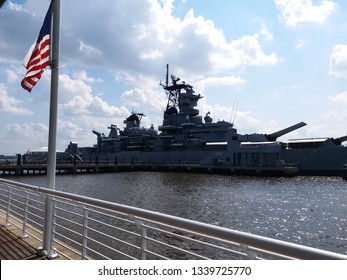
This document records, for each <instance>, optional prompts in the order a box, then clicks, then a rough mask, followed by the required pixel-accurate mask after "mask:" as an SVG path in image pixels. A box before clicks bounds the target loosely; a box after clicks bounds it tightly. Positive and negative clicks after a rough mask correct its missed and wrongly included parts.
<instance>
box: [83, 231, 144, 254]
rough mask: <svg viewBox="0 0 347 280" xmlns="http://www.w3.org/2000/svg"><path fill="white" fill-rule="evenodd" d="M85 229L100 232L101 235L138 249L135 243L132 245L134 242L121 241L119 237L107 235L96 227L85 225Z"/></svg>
mask: <svg viewBox="0 0 347 280" xmlns="http://www.w3.org/2000/svg"><path fill="white" fill-rule="evenodd" d="M87 229H88V230H90V231H91V232H94V233H98V234H100V235H101V236H104V237H107V238H110V239H112V240H114V241H117V242H119V243H121V244H124V245H127V246H130V247H133V248H135V249H138V250H139V249H140V248H139V247H138V246H136V245H134V244H132V243H129V242H126V241H123V240H121V239H119V238H117V237H114V236H111V235H108V234H106V233H103V232H101V231H98V230H96V229H93V228H91V227H87Z"/></svg>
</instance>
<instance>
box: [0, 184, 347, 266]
mask: <svg viewBox="0 0 347 280" xmlns="http://www.w3.org/2000/svg"><path fill="white" fill-rule="evenodd" d="M47 198H49V199H50V201H53V214H52V215H53V218H52V219H51V220H52V226H51V227H48V228H51V232H49V233H47V232H45V231H47V230H46V229H45V228H44V226H43V225H44V224H45V213H44V212H45V210H44V209H45V203H46V201H47ZM0 218H1V219H2V220H4V221H5V224H4V225H5V226H8V225H10V224H12V227H16V228H17V229H19V230H20V231H21V237H23V238H24V237H26V236H29V237H31V238H34V239H36V240H37V241H38V243H39V244H43V242H44V239H45V238H47V236H50V238H51V243H52V251H51V254H48V255H47V257H48V258H53V257H57V256H62V257H64V258H67V259H69V258H71V255H69V254H67V253H66V251H65V250H64V248H65V249H67V250H70V251H73V253H74V256H75V257H74V259H76V256H77V259H324V260H325V259H347V255H343V254H339V253H334V252H330V251H325V250H321V249H317V248H312V247H308V246H303V245H299V244H294V243H290V242H285V241H281V240H277V239H272V238H268V237H263V236H259V235H254V234H250V233H245V232H241V231H237V230H232V229H228V228H224V227H220V226H216V225H211V224H206V223H202V222H198V221H194V220H189V219H184V218H180V217H176V216H172V215H167V214H163V213H158V212H154V211H149V210H145V209H140V208H136V207H131V206H126V205H122V204H118V203H113V202H109V201H105V200H99V199H95V198H91V197H86V196H81V195H78V194H73V193H67V192H62V191H58V190H50V189H47V188H42V187H38V186H34V185H29V184H24V183H19V182H15V181H11V180H7V179H0ZM45 236H46V237H45ZM57 248H63V249H57ZM53 251H54V252H53Z"/></svg>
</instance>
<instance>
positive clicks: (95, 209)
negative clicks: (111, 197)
mask: <svg viewBox="0 0 347 280" xmlns="http://www.w3.org/2000/svg"><path fill="white" fill-rule="evenodd" d="M85 209H86V210H88V211H89V212H92V213H94V214H100V215H103V216H106V217H110V218H114V219H117V220H120V221H124V222H130V223H135V222H134V221H132V220H129V219H128V215H127V214H124V213H121V212H117V211H112V212H111V213H109V212H110V210H108V209H105V208H103V207H102V208H101V207H96V206H92V207H90V206H89V207H86V208H85ZM100 209H101V210H103V212H101V211H99V210H100ZM115 214H118V215H122V216H124V217H119V216H115Z"/></svg>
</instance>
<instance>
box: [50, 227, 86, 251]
mask: <svg viewBox="0 0 347 280" xmlns="http://www.w3.org/2000/svg"><path fill="white" fill-rule="evenodd" d="M53 232H54V234H55V235H56V236H60V237H62V238H64V239H65V240H68V241H69V242H71V243H73V244H75V245H77V246H78V247H81V248H82V244H81V243H79V242H78V241H76V240H74V239H71V238H70V237H67V236H65V235H63V234H61V233H60V232H58V231H53ZM58 241H59V242H60V240H59V239H58V238H56V240H55V241H54V242H58ZM64 247H66V248H67V246H64Z"/></svg>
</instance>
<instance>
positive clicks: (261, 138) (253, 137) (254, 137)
mask: <svg viewBox="0 0 347 280" xmlns="http://www.w3.org/2000/svg"><path fill="white" fill-rule="evenodd" d="M305 125H306V123H304V122H299V123H297V124H294V125H292V126H289V127H287V128H285V129H281V130H279V131H276V132H273V133H271V134H258V133H254V134H244V135H239V136H238V140H239V142H273V141H277V138H279V137H281V136H283V135H285V134H288V133H289V132H292V131H294V130H296V129H299V128H301V127H303V126H305Z"/></svg>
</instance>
